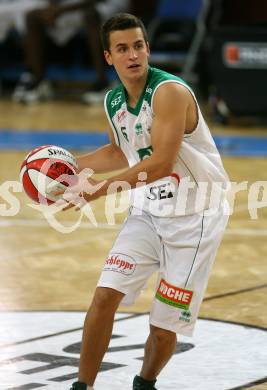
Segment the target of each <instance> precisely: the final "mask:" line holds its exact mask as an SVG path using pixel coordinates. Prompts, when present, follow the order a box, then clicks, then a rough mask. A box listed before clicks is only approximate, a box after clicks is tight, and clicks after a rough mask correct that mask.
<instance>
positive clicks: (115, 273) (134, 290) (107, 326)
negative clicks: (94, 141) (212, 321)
mask: <svg viewBox="0 0 267 390" xmlns="http://www.w3.org/2000/svg"><path fill="white" fill-rule="evenodd" d="M102 40H103V45H104V55H105V58H106V61H107V62H108V64H109V65H113V66H114V67H115V69H116V71H117V73H118V76H119V78H120V80H121V85H119V86H118V87H116V88H115V89H113V90H111V91H109V92H108V94H107V95H106V99H105V109H106V114H107V117H108V119H109V122H110V125H111V131H110V144H109V145H106V146H104V147H103V148H101V149H98V150H97V151H95V152H93V153H90V154H87V155H85V156H82V157H79V158H78V163H79V167H80V170H83V169H84V168H87V167H90V168H92V169H93V170H94V171H95V172H96V173H97V172H105V171H112V170H117V169H122V168H125V170H124V171H123V172H122V173H120V174H118V175H115V176H113V177H111V178H109V179H108V180H107V181H106V182H105V184H103V185H102V186H99V189H98V190H96V191H94V193H91V194H90V193H89V192H87V193H85V192H84V193H83V197H84V199H85V200H86V201H87V202H90V201H92V200H94V199H97V198H98V197H100V196H103V195H106V194H107V193H108V190H109V188H110V185H111V184H114V183H116V182H120V184H121V182H127V183H128V186H130V187H131V188H132V189H134V188H135V187H136V186H137V182H138V189H135V190H134V191H133V193H135V196H134V197H133V199H132V206H131V208H130V215H129V217H128V218H127V221H126V222H125V224H124V226H123V228H122V230H121V232H120V234H119V236H118V238H117V240H116V241H115V244H114V246H113V248H112V249H111V251H110V254H109V256H108V259H107V260H106V262H105V265H104V268H103V272H102V274H101V276H100V279H99V282H98V286H97V288H96V291H95V295H94V298H93V302H92V304H91V307H90V309H89V311H88V314H87V316H86V319H85V324H84V332H83V339H82V348H81V360H80V370H79V381H78V382H75V383H74V384H73V385H72V388H71V389H72V390H88V389H92V388H93V385H94V382H95V378H96V376H97V373H98V370H99V368H100V364H101V361H102V359H103V356H104V354H105V352H106V350H107V348H108V345H109V341H110V337H111V333H112V326H113V321H114V315H115V312H116V310H117V308H118V306H119V304H120V303H128V304H131V303H133V302H134V300H135V299H136V297H137V296H138V294H139V293H140V290H141V289H142V288H143V287H144V286H145V283H146V281H147V279H148V278H149V277H150V275H151V274H152V273H153V272H155V271H158V275H159V276H158V284H157V286H156V289H157V291H156V295H155V298H154V300H153V305H152V309H151V313H150V334H149V337H148V339H147V342H146V346H145V357H144V362H143V366H142V369H141V372H140V374H139V375H137V376H136V377H135V378H134V380H133V389H134V390H137V389H139V390H146V389H147V390H149V389H156V388H155V383H156V378H157V376H158V375H159V373H160V372H161V370H162V369H163V367H164V366H165V365H166V364H167V362H168V361H169V359H170V358H171V356H172V354H173V352H174V350H175V347H176V333H180V334H184V335H187V336H191V335H192V333H193V329H194V325H195V322H196V319H197V315H198V311H199V307H200V304H201V301H202V298H203V294H204V291H205V288H206V285H207V280H208V275H209V272H210V269H211V266H212V263H213V260H214V257H215V254H216V251H217V248H218V246H219V243H220V241H221V238H222V235H223V232H224V229H225V226H226V223H227V216H226V215H225V214H226V213H225V212H224V211H225V210H224V204H225V191H224V188H225V187H226V184H227V181H228V179H227V175H226V173H225V171H224V169H223V165H222V162H221V159H220V156H219V153H218V151H217V149H216V147H215V144H214V142H213V140H212V137H211V134H210V132H209V130H208V127H207V125H206V124H205V121H204V119H203V117H202V114H201V111H200V109H199V106H198V104H197V102H196V99H195V96H194V94H193V92H192V91H191V89H190V88H189V87H188V86H187V85H186V84H185V83H184V81H182V80H181V79H179V78H177V77H175V76H173V75H171V74H169V73H166V72H163V71H161V70H158V69H155V68H151V67H149V65H148V58H149V46H148V42H147V35H146V31H145V29H144V26H143V24H142V22H141V21H140V20H139V19H137V18H136V17H135V16H132V15H129V14H118V15H116V16H114V17H113V18H111V19H109V20H108V21H107V22H106V23H105V24H104V26H103V28H102ZM142 181H146V185H143V186H142V185H141V184H140V183H142ZM89 182H90V184H91V185H95V184H97V182H96V181H93V180H91V179H89ZM118 186H119V185H118ZM214 194H215V195H214ZM70 195H71V194H70ZM75 197H76V198H77V194H75V193H73V198H69V199H68V201H69V202H70V204H69V205H68V206H67V207H66V208H65V209H68V208H70V207H73V205H74V203H75ZM214 199H215V200H216V201H218V202H217V203H216V204H215V203H214ZM115 260H116V261H115ZM122 262H124V263H123V264H124V265H125V264H127V266H128V268H127V269H128V271H129V270H130V271H129V272H128V271H127V272H125V271H124V270H123V269H122V268H123V267H120V265H121V264H122ZM92 335H93V336H92Z"/></svg>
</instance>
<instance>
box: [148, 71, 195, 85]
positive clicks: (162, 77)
mask: <svg viewBox="0 0 267 390" xmlns="http://www.w3.org/2000/svg"><path fill="white" fill-rule="evenodd" d="M168 82H174V83H177V84H182V85H185V86H186V87H187V88H190V87H189V85H188V84H187V83H186V82H185V81H184V80H183V79H182V78H181V77H178V76H176V75H174V74H172V73H169V72H166V71H164V70H162V69H158V68H154V67H150V68H149V79H148V86H149V87H151V88H152V89H155V88H156V87H158V86H159V85H160V84H163V83H168Z"/></svg>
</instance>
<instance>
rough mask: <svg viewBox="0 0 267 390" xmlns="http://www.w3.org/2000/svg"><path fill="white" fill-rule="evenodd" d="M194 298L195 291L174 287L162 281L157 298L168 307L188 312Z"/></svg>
mask: <svg viewBox="0 0 267 390" xmlns="http://www.w3.org/2000/svg"><path fill="white" fill-rule="evenodd" d="M192 296H193V291H189V290H185V289H183V288H180V287H176V286H173V285H171V284H169V283H167V282H166V281H165V280H164V279H161V281H160V284H159V288H158V290H157V292H156V298H157V299H158V300H159V301H161V302H163V303H166V304H167V305H170V306H174V307H178V308H180V309H184V310H188V308H189V305H190V303H191V300H192Z"/></svg>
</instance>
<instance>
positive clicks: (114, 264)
mask: <svg viewBox="0 0 267 390" xmlns="http://www.w3.org/2000/svg"><path fill="white" fill-rule="evenodd" d="M135 268H136V261H135V260H134V259H132V258H131V257H129V256H126V255H123V254H120V253H118V254H112V255H110V256H109V257H108V258H107V259H106V262H105V265H104V269H103V271H114V272H120V273H121V274H123V275H131V274H133V273H134V271H135Z"/></svg>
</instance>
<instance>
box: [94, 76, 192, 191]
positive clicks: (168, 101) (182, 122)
mask: <svg viewBox="0 0 267 390" xmlns="http://www.w3.org/2000/svg"><path fill="white" fill-rule="evenodd" d="M192 106H194V102H193V98H192V96H191V94H190V92H189V91H188V90H187V89H186V88H184V87H182V86H180V85H178V84H175V83H167V84H165V85H163V86H161V87H160V88H159V89H158V91H157V92H156V94H155V97H154V113H155V116H154V119H153V123H152V128H151V141H152V148H153V153H152V155H151V156H150V157H149V158H147V159H145V160H143V161H141V162H139V163H137V164H136V165H134V166H133V167H131V168H129V169H127V170H126V171H124V172H122V173H121V174H119V175H116V176H113V177H111V178H110V179H108V180H107V182H106V184H105V185H104V186H103V187H102V188H101V189H100V190H99V191H98V192H97V193H96V195H98V196H102V195H106V194H107V190H108V187H109V185H110V184H111V183H113V182H115V181H126V182H127V183H129V184H130V186H131V187H132V188H134V187H135V186H136V183H137V181H138V174H139V173H140V172H146V174H147V180H146V183H151V182H153V181H155V180H158V179H160V178H162V177H165V176H169V175H170V174H171V173H172V169H173V166H174V163H175V160H176V157H177V154H178V151H179V148H180V145H181V142H182V139H183V135H184V132H185V128H186V123H187V119H188V118H187V116H188V112H189V109H191V108H192Z"/></svg>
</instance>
